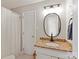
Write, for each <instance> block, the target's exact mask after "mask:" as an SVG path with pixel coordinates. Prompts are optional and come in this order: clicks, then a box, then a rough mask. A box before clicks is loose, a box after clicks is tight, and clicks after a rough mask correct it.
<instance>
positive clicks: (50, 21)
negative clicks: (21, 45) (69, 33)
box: [43, 13, 61, 36]
mask: <svg viewBox="0 0 79 59" xmlns="http://www.w3.org/2000/svg"><path fill="white" fill-rule="evenodd" d="M43 27H44V32H45V34H46V35H47V36H51V34H52V35H53V36H58V35H59V33H60V30H61V20H60V17H59V15H58V14H56V13H51V14H48V15H46V16H45V18H44V22H43Z"/></svg>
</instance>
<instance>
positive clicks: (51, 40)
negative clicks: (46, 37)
mask: <svg viewBox="0 0 79 59" xmlns="http://www.w3.org/2000/svg"><path fill="white" fill-rule="evenodd" d="M50 41H51V42H53V41H54V40H53V34H51V39H50Z"/></svg>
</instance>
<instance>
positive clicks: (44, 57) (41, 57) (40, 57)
mask: <svg viewBox="0 0 79 59" xmlns="http://www.w3.org/2000/svg"><path fill="white" fill-rule="evenodd" d="M36 59H51V56H47V55H43V54H38V55H37V56H36Z"/></svg>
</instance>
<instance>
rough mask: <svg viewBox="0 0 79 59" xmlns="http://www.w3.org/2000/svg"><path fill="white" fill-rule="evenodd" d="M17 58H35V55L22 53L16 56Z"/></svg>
mask: <svg viewBox="0 0 79 59" xmlns="http://www.w3.org/2000/svg"><path fill="white" fill-rule="evenodd" d="M16 59H33V56H30V55H27V54H20V55H18V56H16Z"/></svg>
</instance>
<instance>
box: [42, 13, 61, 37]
mask: <svg viewBox="0 0 79 59" xmlns="http://www.w3.org/2000/svg"><path fill="white" fill-rule="evenodd" d="M51 14H55V15H57V16H58V20H59V22H58V27H59V30H58V31H59V32H58V34H57V35H55V36H53V37H57V36H58V35H59V34H60V32H61V19H60V17H59V15H58V14H57V13H49V14H47V15H46V16H45V17H44V21H43V28H44V32H45V34H46V35H47V36H48V37H50V35H48V34H47V33H46V30H45V20H46V17H47V16H48V15H51Z"/></svg>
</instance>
